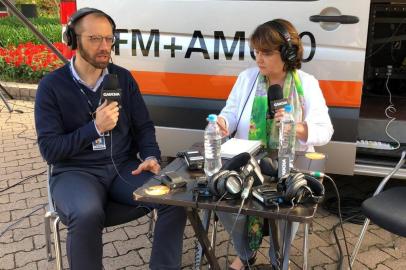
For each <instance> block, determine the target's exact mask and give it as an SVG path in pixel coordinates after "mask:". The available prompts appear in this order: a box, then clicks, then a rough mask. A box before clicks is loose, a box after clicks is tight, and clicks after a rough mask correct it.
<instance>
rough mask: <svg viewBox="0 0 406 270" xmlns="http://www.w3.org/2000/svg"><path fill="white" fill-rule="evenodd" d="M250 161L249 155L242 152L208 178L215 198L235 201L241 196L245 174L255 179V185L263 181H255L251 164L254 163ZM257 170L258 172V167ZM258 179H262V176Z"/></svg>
mask: <svg viewBox="0 0 406 270" xmlns="http://www.w3.org/2000/svg"><path fill="white" fill-rule="evenodd" d="M252 160H253V158H252V157H251V155H250V154H248V153H245V152H244V153H241V154H239V155H237V156H235V157H233V158H232V159H230V160H229V161H227V162H226V163H225V164H224V165H223V167H221V169H220V171H218V172H217V173H215V174H214V175H212V177H211V178H210V180H209V182H208V187H209V190H210V192H211V193H212V194H213V195H214V196H216V197H222V198H224V199H235V198H238V197H240V196H241V192H242V190H243V189H244V183H245V178H246V177H247V176H246V175H245V174H246V173H249V174H251V173H252V174H253V176H254V177H255V178H256V181H257V184H259V182H260V181H263V179H257V178H258V177H257V172H255V169H254V167H255V166H252V164H251V163H253V162H256V161H255V160H254V161H252ZM248 165H250V166H248ZM257 166H258V165H257ZM257 168H258V170H259V167H257ZM260 177H262V175H261V176H260ZM261 184H262V183H261ZM254 185H255V183H254Z"/></svg>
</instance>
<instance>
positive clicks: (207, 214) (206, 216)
mask: <svg viewBox="0 0 406 270" xmlns="http://www.w3.org/2000/svg"><path fill="white" fill-rule="evenodd" d="M202 211H203V222H202V224H203V229H204V230H205V231H206V232H208V231H209V226H210V218H211V210H207V209H204V210H202ZM213 237H215V234H214V233H213V234H212V240H211V245H210V246H211V247H212V248H213V252H215V251H214V246H213V243H214V241H213ZM195 252H196V254H195V270H200V267H201V261H202V257H203V248H202V245H201V244H200V242H199V241H197V242H196V251H195ZM209 268H210V266H209Z"/></svg>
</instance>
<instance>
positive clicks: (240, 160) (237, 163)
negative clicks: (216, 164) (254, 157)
mask: <svg viewBox="0 0 406 270" xmlns="http://www.w3.org/2000/svg"><path fill="white" fill-rule="evenodd" d="M250 158H251V155H250V154H248V153H247V152H243V153H241V154H238V155H236V156H235V157H233V158H232V159H230V160H228V161H227V162H226V163H225V164H224V165H223V167H222V168H221V169H222V170H233V171H235V170H239V169H240V168H241V167H243V166H245V165H247V163H248V161H249V160H250Z"/></svg>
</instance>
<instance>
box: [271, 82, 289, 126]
mask: <svg viewBox="0 0 406 270" xmlns="http://www.w3.org/2000/svg"><path fill="white" fill-rule="evenodd" d="M287 104H288V100H287V99H286V98H283V90H282V87H281V86H280V85H279V84H273V85H271V86H269V88H268V110H269V113H268V116H269V118H270V119H273V118H274V117H275V112H276V111H277V110H279V109H280V108H283V107H285V105H287Z"/></svg>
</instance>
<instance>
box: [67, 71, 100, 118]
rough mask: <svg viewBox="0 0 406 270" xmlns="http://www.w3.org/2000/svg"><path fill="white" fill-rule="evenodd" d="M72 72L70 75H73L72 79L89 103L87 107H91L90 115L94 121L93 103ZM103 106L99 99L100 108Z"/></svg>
mask: <svg viewBox="0 0 406 270" xmlns="http://www.w3.org/2000/svg"><path fill="white" fill-rule="evenodd" d="M69 70H70V73H71V75H72V79H73V81H74V82H75V84H76V86H77V87H78V88H79V90H80V92H81V93H82V94H83V96H84V97H85V98H86V101H87V105H88V106H89V114H90V116H91V117H92V118H93V119H94V117H93V114H94V112H92V110H93V109H94V106H93V103H92V102H91V101H90V99H89V97H88V96H87V94H86V93H85V91H84V90H83V88H82V87H81V86H80V83H79V82H78V80H77V79H76V78H75V76H73V73H72V70H71V69H69ZM100 104H101V99H99V104H98V106H100Z"/></svg>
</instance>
